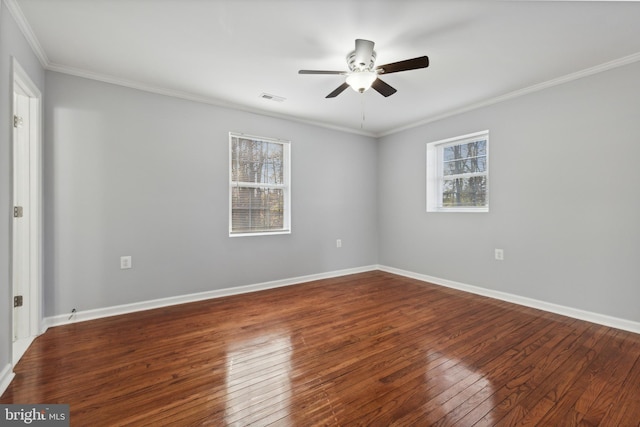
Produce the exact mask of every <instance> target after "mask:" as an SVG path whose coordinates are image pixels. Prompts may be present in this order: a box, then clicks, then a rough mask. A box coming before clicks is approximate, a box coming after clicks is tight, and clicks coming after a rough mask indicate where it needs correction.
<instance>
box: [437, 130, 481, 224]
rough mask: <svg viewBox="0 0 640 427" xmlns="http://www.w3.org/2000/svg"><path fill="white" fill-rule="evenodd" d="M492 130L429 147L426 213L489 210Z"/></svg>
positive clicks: (439, 142)
mask: <svg viewBox="0 0 640 427" xmlns="http://www.w3.org/2000/svg"><path fill="white" fill-rule="evenodd" d="M488 153H489V131H488V130H486V131H482V132H477V133H473V134H469V135H463V136H459V137H456V138H449V139H445V140H442V141H436V142H430V143H428V144H427V212H488V211H489V197H488V194H489V193H488V188H489V182H488V181H489V156H488Z"/></svg>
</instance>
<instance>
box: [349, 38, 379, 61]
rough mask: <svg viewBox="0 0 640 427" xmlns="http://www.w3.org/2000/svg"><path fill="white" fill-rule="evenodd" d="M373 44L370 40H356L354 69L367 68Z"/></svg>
mask: <svg viewBox="0 0 640 427" xmlns="http://www.w3.org/2000/svg"><path fill="white" fill-rule="evenodd" d="M373 46H374V43H373V42H372V41H371V40H363V39H356V51H355V57H354V62H355V65H356V67H360V68H368V67H369V64H370V63H371V55H373Z"/></svg>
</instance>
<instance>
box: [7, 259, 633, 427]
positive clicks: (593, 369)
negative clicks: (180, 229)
mask: <svg viewBox="0 0 640 427" xmlns="http://www.w3.org/2000/svg"><path fill="white" fill-rule="evenodd" d="M15 372H16V377H15V379H14V380H13V382H12V383H11V385H10V386H9V388H8V389H7V391H6V392H5V393H4V394H3V396H2V398H1V399H0V403H68V404H70V408H71V425H72V426H121V425H154V426H159V425H171V426H191V425H216V426H218V425H237V426H244V425H259V426H263V425H274V426H310V425H365V426H388V425H399V426H432V425H433V426H444V425H459V426H494V425H497V426H507V425H516V424H518V425H520V424H522V425H542V426H569V425H584V426H595V425H602V426H640V335H637V334H633V333H630V332H625V331H621V330H617V329H613V328H609V327H605V326H600V325H596V324H591V323H588V322H583V321H578V320H574V319H570V318H565V317H562V316H558V315H554V314H550V313H546V312H541V311H536V310H534V309H529V308H524V307H520V306H516V305H512V304H509V303H505V302H501V301H496V300H491V299H489V298H484V297H480V296H476V295H470V294H465V293H462V292H458V291H455V290H451V289H446V288H442V287H439V286H435V285H430V284H426V283H423V282H420V281H416V280H412V279H408V278H405V277H401V276H395V275H392V274H388V273H384V272H380V271H374V272H368V273H362V274H356V275H350V276H344V277H339V278H335V279H328V280H322V281H317V282H311V283H306V284H301V285H296V286H288V287H284V288H278V289H273V290H268V291H263V292H256V293H253V294H245V295H238V296H232V297H226V298H220V299H213V300H208V301H203V302H197V303H191V304H183V305H179V306H172V307H167V308H162V309H156V310H149V311H144V312H139V313H134V314H130V315H124V316H118V317H110V318H105V319H100V320H94V321H88V322H81V323H75V324H71V325H66V326H59V327H55V328H51V329H49V330H48V331H47V332H46V333H45V334H44V335H42V336H40V337H38V338H37V339H36V340H35V342H34V343H33V344H32V346H31V348H30V349H29V350H28V351H27V353H26V354H25V355H24V356H23V358H22V360H21V361H20V363H19V364H18V365H17V366H16V369H15Z"/></svg>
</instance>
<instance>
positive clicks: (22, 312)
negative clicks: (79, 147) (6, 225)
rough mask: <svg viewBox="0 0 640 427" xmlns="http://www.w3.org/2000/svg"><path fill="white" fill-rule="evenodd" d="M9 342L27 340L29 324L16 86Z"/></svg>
mask: <svg viewBox="0 0 640 427" xmlns="http://www.w3.org/2000/svg"><path fill="white" fill-rule="evenodd" d="M13 111H14V119H13V121H14V124H13V206H14V208H13V234H12V240H13V296H14V309H13V340H14V341H16V340H19V339H22V338H27V337H29V335H30V330H31V328H30V325H29V318H30V315H29V314H30V313H29V306H30V304H29V303H28V302H29V301H30V295H29V283H30V278H29V274H30V271H29V270H30V268H29V257H30V252H31V251H30V241H31V239H30V236H29V232H30V229H31V227H30V219H31V206H30V205H29V199H30V197H29V189H30V185H29V177H30V175H31V174H30V165H29V157H30V156H29V150H30V143H29V125H30V117H29V97H28V96H26V94H24V92H23V91H22V90H21V88H20V87H19V86H14V93H13Z"/></svg>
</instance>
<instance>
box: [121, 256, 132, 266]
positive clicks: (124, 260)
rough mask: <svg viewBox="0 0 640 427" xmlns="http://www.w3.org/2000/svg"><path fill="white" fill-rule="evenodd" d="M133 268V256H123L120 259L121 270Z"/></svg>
mask: <svg viewBox="0 0 640 427" xmlns="http://www.w3.org/2000/svg"><path fill="white" fill-rule="evenodd" d="M131 267H132V264H131V255H128V256H121V257H120V270H126V269H128V268H131Z"/></svg>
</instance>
